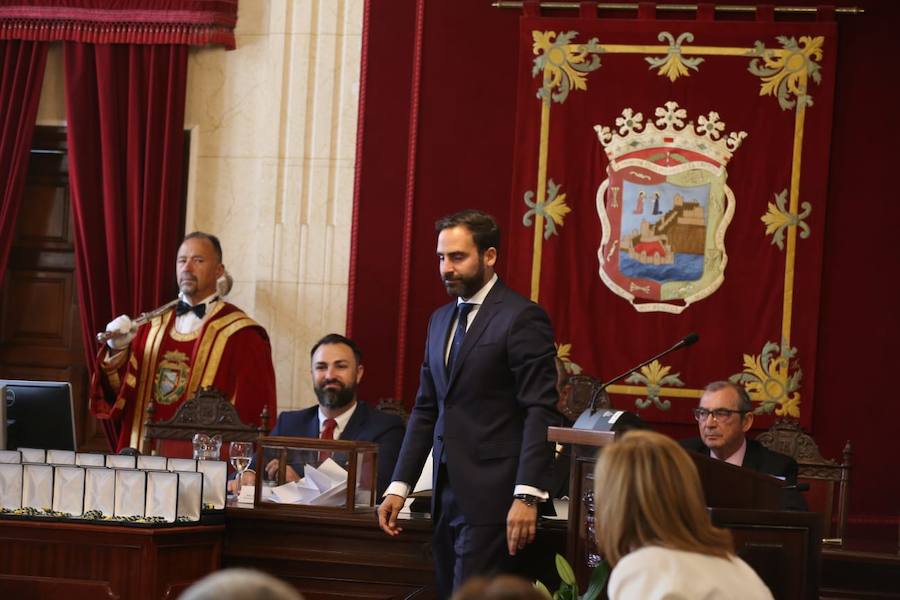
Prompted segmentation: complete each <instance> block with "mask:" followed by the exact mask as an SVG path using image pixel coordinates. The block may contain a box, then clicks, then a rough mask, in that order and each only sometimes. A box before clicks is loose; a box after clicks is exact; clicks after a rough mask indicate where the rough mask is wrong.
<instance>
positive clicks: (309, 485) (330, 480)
mask: <svg viewBox="0 0 900 600" xmlns="http://www.w3.org/2000/svg"><path fill="white" fill-rule="evenodd" d="M346 493H347V471H346V470H344V468H343V467H341V466H340V465H339V464H337V463H336V462H334V461H333V460H332V459H330V458H329V459H328V460H326V461H325V462H323V463H322V464H321V465H319V466H318V468H316V467H313V466H312V465H310V464H307V465H306V466H305V467H304V469H303V479H300V480H299V481H295V482H292V483H286V484H284V485H280V486H278V487H276V488H273V489H272V493H271V496H269V497H268V498H265V499H266V500H268V501H271V502H279V503H282V504H314V505H316V506H341V505H343V504H344V502H345V496H346Z"/></svg>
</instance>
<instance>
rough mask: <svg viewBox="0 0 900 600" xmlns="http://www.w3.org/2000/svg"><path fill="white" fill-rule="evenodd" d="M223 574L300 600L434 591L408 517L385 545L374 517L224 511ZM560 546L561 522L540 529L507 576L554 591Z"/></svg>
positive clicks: (420, 535) (428, 527)
mask: <svg viewBox="0 0 900 600" xmlns="http://www.w3.org/2000/svg"><path fill="white" fill-rule="evenodd" d="M226 521H227V527H226V529H225V547H224V549H223V553H222V566H223V567H251V568H256V569H259V570H261V571H267V572H269V573H272V574H273V575H275V576H277V577H279V578H281V579H284V580H286V581H289V582H290V583H291V584H293V585H294V586H295V587H296V588H297V589H299V590H300V591H301V592H302V593H303V596H304V597H305V598H306V600H336V599H337V598H364V599H372V600H374V599H378V600H388V599H391V600H402V599H412V598H415V600H430V599H432V598H435V597H436V593H435V589H434V562H433V559H432V556H431V534H432V524H431V519H430V518H429V517H427V516H425V515H412V516H410V517H409V518H406V519H404V520H403V522H402V527H403V533H401V534H400V535H398V536H397V537H394V538H392V537H389V536H388V535H386V534H385V533H384V532H383V531H381V529H380V528H379V527H378V523H377V521H376V519H375V514H374V510H367V511H362V512H356V513H340V514H337V513H333V514H330V515H327V514H322V513H321V512H315V511H309V512H306V511H291V512H290V513H286V512H285V511H284V510H272V509H271V508H266V507H261V508H255V509H251V508H244V507H238V506H237V505H234V506H229V507H228V508H227V510H226ZM565 545H566V523H565V522H564V521H543V520H542V521H540V522H539V523H538V531H537V538H536V540H535V542H534V543H533V544H530V545H529V546H527V547H526V548H525V550H524V551H522V552H520V553H519V554H518V555H517V560H516V564H515V565H513V568H514V569H515V570H516V571H517V572H518V573H520V574H521V575H523V576H525V577H527V578H528V579H532V580H533V579H540V580H541V581H543V582H544V583H545V584H546V585H547V586H548V587H550V589H556V588H557V587H558V586H559V577H558V575H557V574H556V566H555V561H554V556H555V555H556V553H560V554H563V553H564V552H565Z"/></svg>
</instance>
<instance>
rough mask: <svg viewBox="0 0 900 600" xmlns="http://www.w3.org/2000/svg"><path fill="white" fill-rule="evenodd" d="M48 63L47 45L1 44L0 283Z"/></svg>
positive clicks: (43, 43)
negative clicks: (0, 175)
mask: <svg viewBox="0 0 900 600" xmlns="http://www.w3.org/2000/svg"><path fill="white" fill-rule="evenodd" d="M46 64H47V43H46V42H28V41H20V40H3V41H0V173H3V174H4V178H3V182H2V184H0V281H3V276H4V274H5V273H6V262H7V259H8V258H9V250H10V248H11V247H12V239H13V231H14V230H15V227H16V216H17V215H18V214H19V206H20V205H21V203H22V188H23V186H24V185H25V174H26V173H27V171H28V151H29V149H30V148H31V137H32V134H33V133H34V121H35V119H36V118H37V109H38V102H39V100H40V98H41V82H42V81H43V80H44V66H45V65H46Z"/></svg>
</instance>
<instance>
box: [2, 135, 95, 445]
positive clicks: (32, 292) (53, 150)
mask: <svg viewBox="0 0 900 600" xmlns="http://www.w3.org/2000/svg"><path fill="white" fill-rule="evenodd" d="M81 336H82V333H81V319H80V317H79V313H78V287H77V280H76V275H75V246H74V234H73V215H72V204H71V202H70V200H69V174H68V161H67V147H66V130H65V129H64V128H60V127H37V128H36V129H35V135H34V141H33V142H32V151H31V158H30V160H29V164H28V177H27V179H26V182H25V194H24V197H23V199H22V208H21V210H20V211H19V216H18V220H17V222H16V231H15V238H14V240H13V247H12V251H11V252H10V258H9V266H8V268H7V270H6V275H5V277H4V280H3V282H2V284H0V378H4V379H36V380H44V381H68V382H70V383H71V384H72V392H73V398H74V404H75V430H76V435H77V439H78V448H79V449H94V450H106V449H107V444H106V440H105V438H104V437H103V434H102V432H101V431H99V427H98V426H97V423H96V420H95V419H94V418H93V417H92V416H91V415H90V412H89V411H88V408H87V407H88V402H87V385H88V381H87V377H88V375H87V368H86V366H85V356H84V349H83V347H82V341H81Z"/></svg>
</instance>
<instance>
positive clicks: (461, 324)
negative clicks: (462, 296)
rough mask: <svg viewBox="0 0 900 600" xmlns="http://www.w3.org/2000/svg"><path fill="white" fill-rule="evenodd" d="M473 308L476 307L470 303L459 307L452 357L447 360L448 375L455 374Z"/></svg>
mask: <svg viewBox="0 0 900 600" xmlns="http://www.w3.org/2000/svg"><path fill="white" fill-rule="evenodd" d="M473 308H475V305H474V304H469V303H468V302H463V303H462V304H460V305H459V307H458V310H459V320H458V321H457V322H456V333H455V334H454V335H453V340H452V341H451V342H450V356H449V357H448V358H447V374H448V375H449V374H450V373H452V372H453V364H454V363H455V362H456V357H457V356H458V355H459V350H460V348H462V345H463V341H465V339H466V324H467V323H468V321H469V313H470V312H471V311H472V309H473Z"/></svg>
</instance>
